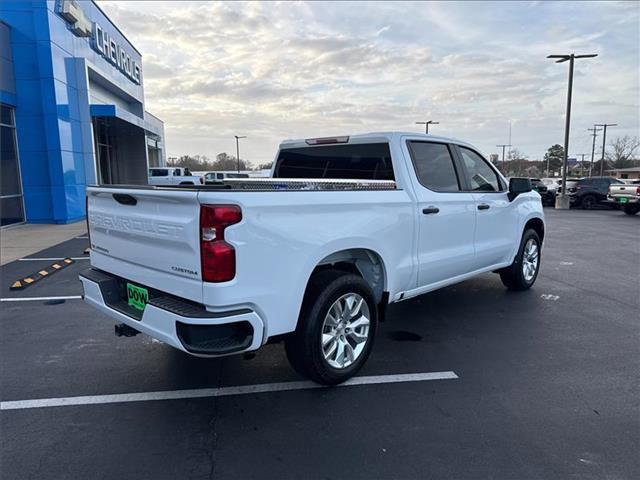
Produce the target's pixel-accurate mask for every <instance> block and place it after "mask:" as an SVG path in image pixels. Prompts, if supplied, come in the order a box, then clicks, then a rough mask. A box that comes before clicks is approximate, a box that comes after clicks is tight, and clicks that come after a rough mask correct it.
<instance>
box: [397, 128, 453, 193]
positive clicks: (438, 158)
mask: <svg viewBox="0 0 640 480" xmlns="http://www.w3.org/2000/svg"><path fill="white" fill-rule="evenodd" d="M408 146H409V153H410V154H411V160H412V162H413V168H414V169H415V171H416V176H417V177H418V181H419V182H420V184H421V185H422V186H424V187H427V188H428V189H429V190H433V191H435V192H459V191H460V180H459V178H458V175H457V172H456V169H455V165H454V163H453V156H452V155H451V151H450V150H449V147H448V146H447V145H446V144H444V143H432V142H419V141H410V142H408Z"/></svg>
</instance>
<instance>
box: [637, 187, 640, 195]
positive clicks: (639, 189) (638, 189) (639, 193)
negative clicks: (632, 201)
mask: <svg viewBox="0 0 640 480" xmlns="http://www.w3.org/2000/svg"><path fill="white" fill-rule="evenodd" d="M636 195H640V187H636Z"/></svg>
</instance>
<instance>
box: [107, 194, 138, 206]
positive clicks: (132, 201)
mask: <svg viewBox="0 0 640 480" xmlns="http://www.w3.org/2000/svg"><path fill="white" fill-rule="evenodd" d="M113 199H114V200H115V201H116V202H118V203H120V204H122V205H136V204H137V203H138V200H136V198H135V197H134V196H132V195H129V194H128V193H114V194H113Z"/></svg>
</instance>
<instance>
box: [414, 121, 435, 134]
mask: <svg viewBox="0 0 640 480" xmlns="http://www.w3.org/2000/svg"><path fill="white" fill-rule="evenodd" d="M439 124H440V122H434V121H433V120H429V121H428V122H416V125H424V133H429V125H439Z"/></svg>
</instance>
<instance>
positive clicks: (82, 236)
mask: <svg viewBox="0 0 640 480" xmlns="http://www.w3.org/2000/svg"><path fill="white" fill-rule="evenodd" d="M76 238H89V237H88V236H87V235H81V236H79V237H76Z"/></svg>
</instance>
